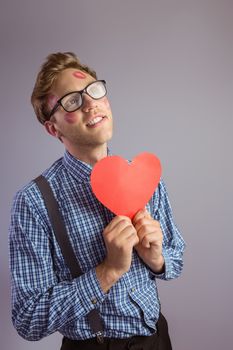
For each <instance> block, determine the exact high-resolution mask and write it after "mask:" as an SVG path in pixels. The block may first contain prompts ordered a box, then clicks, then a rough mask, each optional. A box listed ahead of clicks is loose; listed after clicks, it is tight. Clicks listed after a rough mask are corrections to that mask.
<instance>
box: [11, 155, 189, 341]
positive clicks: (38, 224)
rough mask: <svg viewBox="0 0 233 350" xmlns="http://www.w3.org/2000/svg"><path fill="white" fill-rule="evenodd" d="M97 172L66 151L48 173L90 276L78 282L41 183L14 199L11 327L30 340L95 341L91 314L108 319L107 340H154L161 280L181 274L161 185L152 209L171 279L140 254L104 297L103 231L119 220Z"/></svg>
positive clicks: (179, 243)
mask: <svg viewBox="0 0 233 350" xmlns="http://www.w3.org/2000/svg"><path fill="white" fill-rule="evenodd" d="M91 170H92V167H91V166H90V165H88V164H86V163H84V162H82V161H80V160H77V159H76V158H74V157H73V156H71V155H70V154H69V153H68V152H65V155H64V157H63V158H61V159H59V160H58V161H56V162H55V163H54V164H53V165H52V166H51V167H50V168H49V169H48V170H46V171H45V172H44V173H43V175H44V176H45V177H46V179H47V180H48V181H49V183H50V185H51V187H52V190H53V193H54V195H55V198H56V199H57V201H58V203H59V208H60V211H61V215H62V216H63V219H64V221H65V225H66V228H67V232H68V234H69V238H70V241H71V244H72V247H73V249H74V252H75V254H76V256H77V259H78V261H79V264H80V267H81V269H82V271H83V273H84V274H83V275H82V276H80V277H77V278H74V279H72V277H71V274H70V271H69V269H68V267H67V266H66V264H65V262H64V259H63V256H62V254H61V250H60V247H59V246H58V243H57V241H56V238H55V236H54V232H53V230H52V227H51V223H50V221H49V217H48V213H47V210H46V208H45V204H44V202H43V199H42V197H41V194H40V191H39V190H38V188H37V186H36V184H35V183H34V182H33V181H32V182H30V183H29V184H28V185H27V186H25V187H24V188H23V189H22V190H20V191H19V192H18V193H17V194H16V196H15V199H14V204H13V207H12V215H11V225H10V238H9V242H10V264H11V276H12V320H13V324H14V326H15V328H16V329H17V331H18V333H19V334H20V335H21V336H22V337H23V338H25V339H27V340H39V339H41V338H43V337H45V336H47V335H49V334H51V333H53V332H55V331H59V332H60V333H61V334H63V335H64V336H66V337H68V338H71V339H87V338H91V337H93V336H94V335H93V334H92V332H91V329H90V326H89V323H88V321H87V314H88V313H89V312H90V311H91V310H92V309H93V308H97V309H98V310H99V312H100V314H101V317H102V318H103V321H104V327H105V328H104V336H106V337H116V338H125V337H130V336H132V335H151V334H152V333H154V332H155V331H156V326H155V324H156V321H157V319H158V317H159V312H160V301H159V297H158V291H157V286H156V279H157V278H160V279H164V280H170V279H173V278H176V277H178V276H179V275H180V273H181V270H182V265H183V263H182V255H183V250H184V245H185V244H184V241H183V239H182V237H181V235H180V233H179V231H178V229H177V227H176V225H175V224H174V222H173V217H172V211H171V207H170V204H169V200H168V196H167V192H166V188H165V186H164V183H163V182H162V181H161V182H160V183H159V186H158V188H157V190H156V191H155V193H154V195H153V197H152V200H151V201H150V204H149V203H148V205H147V209H148V211H149V212H150V213H151V215H152V216H153V217H154V218H155V219H157V220H159V221H160V225H161V228H162V231H163V235H164V239H163V256H164V259H165V272H164V273H163V274H160V275H156V274H155V273H153V272H152V271H151V270H150V269H149V268H148V267H147V266H146V265H145V264H144V263H143V261H142V260H141V259H139V257H138V255H137V253H136V252H135V251H134V252H133V259H132V265H131V268H130V270H129V272H127V273H125V274H124V275H123V276H122V277H121V279H120V280H119V281H118V282H117V283H116V284H115V285H114V286H113V287H112V288H111V289H110V291H109V292H108V293H106V294H105V293H103V291H102V290H101V288H100V285H99V282H98V280H97V277H96V273H95V267H96V266H97V265H98V264H100V263H101V262H102V261H103V260H104V258H105V256H106V249H105V245H104V241H103V237H102V232H103V230H104V228H105V227H106V226H107V224H108V223H109V222H110V221H111V220H112V219H113V217H114V214H113V213H111V212H110V211H109V210H108V209H107V208H105V207H104V206H103V205H102V204H101V203H100V202H99V201H98V200H97V199H96V198H95V196H94V195H93V193H92V190H91V186H90V174H91ZM119 258H120V257H119Z"/></svg>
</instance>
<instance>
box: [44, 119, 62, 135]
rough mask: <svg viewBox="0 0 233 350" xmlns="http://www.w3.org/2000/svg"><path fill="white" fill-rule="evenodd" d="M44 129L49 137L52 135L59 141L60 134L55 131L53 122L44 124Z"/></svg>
mask: <svg viewBox="0 0 233 350" xmlns="http://www.w3.org/2000/svg"><path fill="white" fill-rule="evenodd" d="M44 127H45V129H46V131H47V132H48V133H49V134H50V135H52V136H54V137H56V138H58V139H59V140H60V138H61V133H60V132H59V130H57V127H56V124H55V123H54V122H52V121H50V120H49V121H46V122H45V123H44Z"/></svg>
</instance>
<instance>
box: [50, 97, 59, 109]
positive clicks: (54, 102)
mask: <svg viewBox="0 0 233 350" xmlns="http://www.w3.org/2000/svg"><path fill="white" fill-rule="evenodd" d="M57 100H58V97H57V96H55V95H49V97H48V105H49V107H50V108H53V107H54V106H55V104H56V103H57Z"/></svg>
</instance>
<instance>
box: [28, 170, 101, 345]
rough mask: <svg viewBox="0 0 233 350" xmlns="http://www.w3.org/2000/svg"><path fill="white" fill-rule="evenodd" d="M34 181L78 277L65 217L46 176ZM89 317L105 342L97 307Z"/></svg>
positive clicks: (73, 275) (67, 261)
mask: <svg viewBox="0 0 233 350" xmlns="http://www.w3.org/2000/svg"><path fill="white" fill-rule="evenodd" d="M34 181H35V183H36V184H37V186H38V188H39V190H40V192H41V194H42V197H43V200H44V203H45V206H46V208H47V210H48V215H49V219H50V222H51V225H52V227H53V231H54V234H55V236H56V239H57V242H58V244H59V246H60V249H61V252H62V255H63V257H64V260H65V262H66V264H67V266H68V267H69V269H70V272H71V275H72V277H73V278H76V277H78V276H80V275H82V274H83V273H82V270H81V268H80V266H79V263H78V260H77V258H76V256H75V254H74V251H73V248H72V246H71V243H70V241H69V237H68V234H67V230H66V227H65V224H64V221H63V217H62V215H61V213H60V210H59V207H58V203H57V201H56V199H55V197H54V194H53V191H52V189H51V187H50V185H49V183H48V181H47V180H46V179H45V177H44V176H42V175H40V176H38V177H37V178H36V179H35V180H34ZM87 317H88V321H89V323H90V326H91V329H92V331H93V333H95V334H96V337H97V341H98V342H99V343H101V342H103V323H102V319H101V317H100V314H99V312H98V311H97V309H93V310H92V311H90V313H89V314H88V315H87Z"/></svg>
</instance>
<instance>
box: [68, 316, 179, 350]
mask: <svg viewBox="0 0 233 350" xmlns="http://www.w3.org/2000/svg"><path fill="white" fill-rule="evenodd" d="M126 349H130V350H172V346H171V341H170V337H169V334H168V326H167V321H166V319H165V317H164V316H163V315H162V314H160V317H159V320H158V322H157V332H156V333H155V334H153V335H151V336H149V337H143V336H135V337H130V338H125V339H114V338H104V343H103V344H99V343H98V342H97V340H96V338H91V339H87V340H71V339H68V338H66V337H64V338H63V341H62V347H61V350H126Z"/></svg>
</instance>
